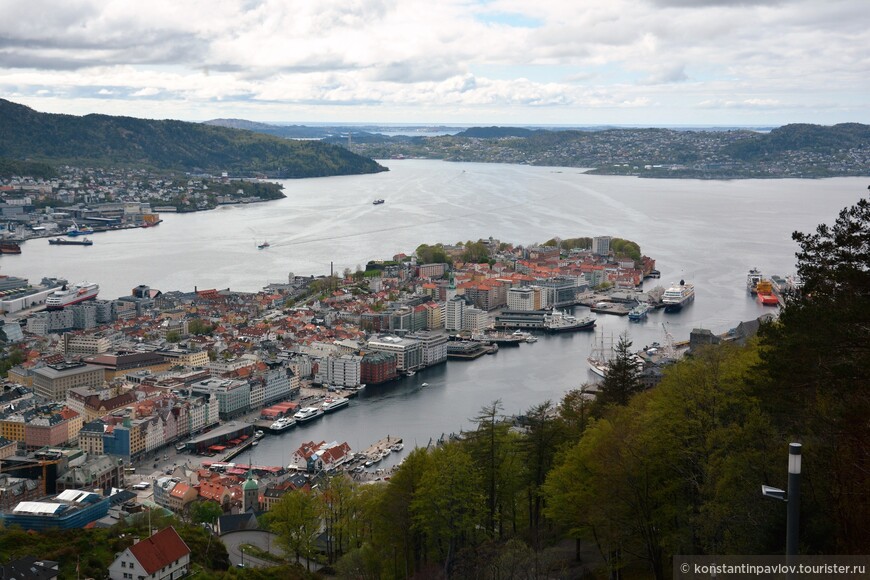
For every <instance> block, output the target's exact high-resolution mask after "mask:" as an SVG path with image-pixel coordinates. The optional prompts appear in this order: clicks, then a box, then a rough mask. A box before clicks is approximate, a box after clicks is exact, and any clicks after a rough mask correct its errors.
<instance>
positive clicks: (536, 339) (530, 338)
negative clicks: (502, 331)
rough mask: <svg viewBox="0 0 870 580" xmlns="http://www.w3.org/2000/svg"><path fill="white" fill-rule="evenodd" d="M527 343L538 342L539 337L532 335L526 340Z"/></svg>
mask: <svg viewBox="0 0 870 580" xmlns="http://www.w3.org/2000/svg"><path fill="white" fill-rule="evenodd" d="M526 342H528V343H532V342H538V337H537V336H533V335H531V334H530V335H529V337H528V338H526Z"/></svg>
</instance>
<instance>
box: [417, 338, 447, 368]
mask: <svg viewBox="0 0 870 580" xmlns="http://www.w3.org/2000/svg"><path fill="white" fill-rule="evenodd" d="M407 338H410V339H414V340H419V341H420V344H422V345H423V366H424V367H429V366H432V365H437V364H439V363H443V362H446V361H447V342H448V338H447V335H446V334H444V333H435V332H427V331H421V332H415V333H414V334H409V335H408V337H407Z"/></svg>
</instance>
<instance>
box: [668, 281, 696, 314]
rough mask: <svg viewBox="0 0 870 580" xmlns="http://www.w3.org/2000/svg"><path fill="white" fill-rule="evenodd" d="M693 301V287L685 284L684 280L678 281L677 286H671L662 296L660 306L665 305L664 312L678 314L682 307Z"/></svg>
mask: <svg viewBox="0 0 870 580" xmlns="http://www.w3.org/2000/svg"><path fill="white" fill-rule="evenodd" d="M694 299H695V285H694V284H686V281H685V280H680V283H679V285H676V286H671V287H670V288H668V289H667V290H666V291H665V293H664V295H663V296H662V304H664V305H665V312H679V311H680V310H682V309H683V306H685V305H686V304H688V303H689V302H691V301H692V300H694Z"/></svg>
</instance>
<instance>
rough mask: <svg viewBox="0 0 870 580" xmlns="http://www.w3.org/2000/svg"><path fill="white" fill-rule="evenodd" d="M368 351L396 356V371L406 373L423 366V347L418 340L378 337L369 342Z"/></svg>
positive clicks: (389, 336) (388, 336)
mask: <svg viewBox="0 0 870 580" xmlns="http://www.w3.org/2000/svg"><path fill="white" fill-rule="evenodd" d="M368 349H369V350H372V351H375V352H386V353H390V354H395V355H396V370H397V371H400V372H408V371H412V370H416V369H418V368H420V367H421V366H422V365H423V345H422V344H421V343H420V341H418V340H413V339H409V338H400V337H398V336H391V335H387V336H378V337H376V338H373V339H371V340H369V342H368Z"/></svg>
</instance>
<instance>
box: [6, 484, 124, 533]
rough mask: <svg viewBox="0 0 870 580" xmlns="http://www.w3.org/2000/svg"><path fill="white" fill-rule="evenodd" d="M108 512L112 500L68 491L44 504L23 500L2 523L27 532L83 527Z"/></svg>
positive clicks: (81, 492)
mask: <svg viewBox="0 0 870 580" xmlns="http://www.w3.org/2000/svg"><path fill="white" fill-rule="evenodd" d="M107 513H109V498H104V497H101V496H99V495H97V494H96V493H92V492H88V491H82V490H78V489H67V490H64V491H62V492H61V493H59V494H58V495H56V496H54V497H53V498H50V499H47V500H43V501H22V502H20V503H19V504H18V505H17V506H15V508H13V510H12V511H11V512H5V513H3V514H2V519H3V523H4V524H5V525H6V526H7V527H8V526H20V527H21V528H23V529H25V530H34V531H42V530H47V529H49V528H61V529H65V530H69V529H75V528H84V527H85V526H87V525H88V524H89V523H91V522H93V521H96V520H98V519H100V518H103V517H105V516H106V514H107Z"/></svg>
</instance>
